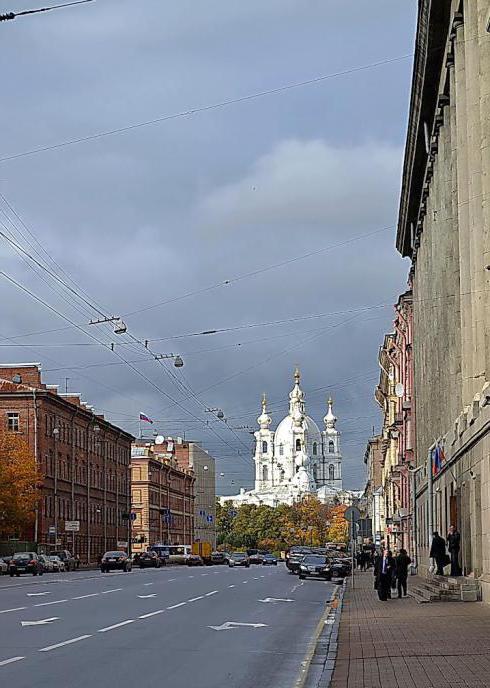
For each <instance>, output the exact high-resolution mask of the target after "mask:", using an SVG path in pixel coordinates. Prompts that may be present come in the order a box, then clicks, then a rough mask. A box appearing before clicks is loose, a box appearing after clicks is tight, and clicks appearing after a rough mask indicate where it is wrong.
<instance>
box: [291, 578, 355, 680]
mask: <svg viewBox="0 0 490 688" xmlns="http://www.w3.org/2000/svg"><path fill="white" fill-rule="evenodd" d="M346 587H347V579H346V578H344V581H343V583H342V584H340V585H339V586H338V587H337V589H336V590H335V592H334V593H333V594H332V597H331V599H330V601H329V603H328V605H327V608H326V610H325V613H324V614H323V615H322V618H321V619H320V622H319V624H318V626H317V628H316V632H315V635H314V636H313V642H312V646H311V647H310V649H309V650H308V653H307V657H306V659H305V661H304V662H303V663H302V664H303V667H304V668H303V670H302V675H301V676H300V678H299V679H298V680H297V682H296V684H295V688H328V687H329V686H330V682H331V680H332V676H333V672H334V669H335V662H336V660H337V647H338V635H339V625H340V616H341V613H342V605H343V601H344V594H345V590H346Z"/></svg>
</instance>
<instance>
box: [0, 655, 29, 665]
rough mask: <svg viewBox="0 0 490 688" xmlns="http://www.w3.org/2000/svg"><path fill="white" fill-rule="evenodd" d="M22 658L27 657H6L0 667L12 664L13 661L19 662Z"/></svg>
mask: <svg viewBox="0 0 490 688" xmlns="http://www.w3.org/2000/svg"><path fill="white" fill-rule="evenodd" d="M21 659H25V657H11V658H10V659H4V660H3V661H2V662H0V667H2V666H5V665H6V664H12V662H18V661H20V660H21Z"/></svg>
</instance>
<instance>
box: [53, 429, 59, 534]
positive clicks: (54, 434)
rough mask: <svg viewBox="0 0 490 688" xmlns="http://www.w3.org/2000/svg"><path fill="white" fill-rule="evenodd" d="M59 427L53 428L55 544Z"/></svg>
mask: <svg viewBox="0 0 490 688" xmlns="http://www.w3.org/2000/svg"><path fill="white" fill-rule="evenodd" d="M59 435H60V430H59V428H53V440H54V546H55V547H56V546H57V544H58V439H59Z"/></svg>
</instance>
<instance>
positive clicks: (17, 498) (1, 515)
mask: <svg viewBox="0 0 490 688" xmlns="http://www.w3.org/2000/svg"><path fill="white" fill-rule="evenodd" d="M41 480H42V478H41V475H40V473H39V471H38V470H37V467H36V462H35V458H34V455H33V454H32V452H31V450H30V449H29V446H28V444H27V443H26V442H25V440H24V439H23V438H22V437H20V436H19V435H16V434H15V433H11V432H2V431H0V535H1V536H2V537H7V536H9V535H15V534H18V533H20V532H21V531H22V529H23V528H25V527H26V526H28V525H30V524H31V523H32V520H33V517H34V512H35V508H36V505H37V502H38V500H39V498H40V490H39V488H40V485H41Z"/></svg>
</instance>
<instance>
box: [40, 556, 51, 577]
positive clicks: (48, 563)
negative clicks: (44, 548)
mask: <svg viewBox="0 0 490 688" xmlns="http://www.w3.org/2000/svg"><path fill="white" fill-rule="evenodd" d="M39 561H40V562H41V563H42V565H43V566H44V571H45V572H46V573H52V572H53V571H54V564H53V562H52V561H51V559H50V558H49V557H47V556H46V555H45V554H40V555H39Z"/></svg>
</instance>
